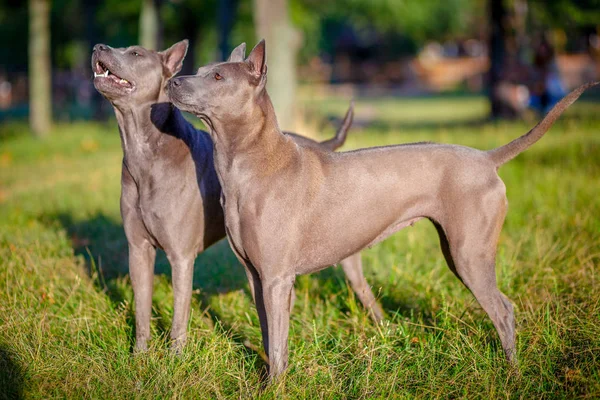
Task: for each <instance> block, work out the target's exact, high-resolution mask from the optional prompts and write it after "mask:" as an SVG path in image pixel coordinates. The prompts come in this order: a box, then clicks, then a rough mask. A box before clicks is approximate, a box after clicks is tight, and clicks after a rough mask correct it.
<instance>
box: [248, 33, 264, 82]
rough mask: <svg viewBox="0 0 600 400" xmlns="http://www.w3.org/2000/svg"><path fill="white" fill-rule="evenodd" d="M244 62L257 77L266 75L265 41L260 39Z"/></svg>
mask: <svg viewBox="0 0 600 400" xmlns="http://www.w3.org/2000/svg"><path fill="white" fill-rule="evenodd" d="M246 62H247V63H248V64H249V65H250V69H251V71H252V73H253V74H254V75H256V76H257V77H264V76H265V75H267V53H266V51H265V39H262V40H261V41H260V42H258V44H257V45H256V46H254V48H253V49H252V51H251V52H250V54H249V55H248V58H247V59H246Z"/></svg>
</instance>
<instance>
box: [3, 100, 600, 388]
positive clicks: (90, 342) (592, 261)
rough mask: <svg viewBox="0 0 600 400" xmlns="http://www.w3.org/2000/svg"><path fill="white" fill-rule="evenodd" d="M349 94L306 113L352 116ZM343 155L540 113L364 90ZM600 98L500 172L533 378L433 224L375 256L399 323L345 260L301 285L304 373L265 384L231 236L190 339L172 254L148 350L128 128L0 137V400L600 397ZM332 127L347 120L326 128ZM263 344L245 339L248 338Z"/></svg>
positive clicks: (514, 127) (212, 263) (299, 362)
mask: <svg viewBox="0 0 600 400" xmlns="http://www.w3.org/2000/svg"><path fill="white" fill-rule="evenodd" d="M346 106H347V102H346V100H343V99H320V98H316V99H311V102H310V105H309V106H308V113H309V115H311V116H316V117H318V118H321V117H325V116H340V115H341V114H342V113H343V111H344V109H345V108H346ZM356 111H357V118H356V122H357V124H356V125H357V126H358V127H357V128H356V129H353V130H352V132H351V134H350V136H349V139H348V143H347V146H346V147H345V148H346V149H350V148H357V147H365V146H373V145H381V144H391V143H401V142H411V141H423V140H433V141H437V142H447V143H460V144H465V145H470V146H474V147H478V148H483V149H487V148H492V147H495V146H498V145H500V144H503V143H506V142H508V141H509V140H511V139H513V138H515V137H517V136H519V135H521V134H523V133H524V132H525V131H526V130H527V129H528V128H529V127H530V126H531V124H527V123H523V122H514V123H499V124H490V123H485V122H482V118H483V117H484V115H485V112H486V106H485V102H484V100H483V99H482V98H479V97H448V98H423V99H404V100H398V99H387V98H386V99H358V100H357V104H356ZM599 111H600V106H599V105H598V104H594V103H589V102H588V103H586V102H580V103H578V104H576V105H575V107H573V110H570V111H569V113H568V114H567V115H566V116H565V117H564V118H563V119H561V121H559V123H557V125H556V126H555V127H554V128H553V129H552V130H551V131H550V133H549V134H548V135H547V136H546V137H544V138H543V140H541V141H540V142H539V143H537V144H536V145H535V146H534V147H533V148H532V149H530V150H529V151H527V152H526V153H524V154H523V155H521V156H519V157H518V158H517V159H515V160H513V161H512V162H510V163H509V164H508V165H506V166H504V167H503V168H502V169H501V170H500V175H501V176H502V178H503V179H504V181H505V182H506V186H507V192H508V198H509V202H510V206H509V213H508V217H507V220H506V223H505V226H504V230H503V233H502V235H501V238H500V245H499V249H498V256H497V261H498V266H497V272H498V277H499V279H498V281H499V285H500V288H501V290H503V291H504V292H505V293H506V294H507V295H508V296H509V298H511V299H512V301H513V302H514V304H515V308H516V316H517V324H518V357H519V360H520V367H519V368H520V374H515V373H514V372H513V371H512V370H511V369H510V368H508V367H507V365H506V363H505V362H504V359H503V353H502V350H501V347H500V344H499V340H498V338H497V335H496V332H495V330H494V329H493V326H492V324H491V322H490V320H489V319H488V318H487V316H486V315H485V313H484V312H483V311H482V310H481V309H480V307H479V306H478V304H477V303H476V301H475V300H474V298H473V297H472V295H471V294H470V293H469V292H468V291H467V290H466V289H465V288H464V287H463V286H462V285H461V284H460V282H459V281H458V280H457V279H456V278H455V277H454V276H453V275H452V273H451V272H450V271H449V270H448V268H447V267H446V265H445V263H444V261H443V257H442V255H441V252H440V251H439V248H438V240H437V236H436V234H435V229H434V228H433V227H432V226H431V225H430V224H429V223H428V222H426V221H424V222H419V223H417V224H416V225H415V227H413V228H408V229H406V230H404V231H401V232H400V233H398V234H396V235H394V236H392V237H390V238H389V239H387V240H386V241H385V242H383V243H381V244H379V245H377V246H375V247H374V248H372V249H370V250H367V251H365V252H364V253H363V260H364V267H365V273H366V275H367V279H368V280H369V282H370V283H371V284H372V285H373V289H374V292H375V293H376V294H377V295H378V297H379V299H380V301H381V302H382V304H383V305H384V308H385V310H386V312H387V315H388V322H387V323H385V324H384V325H383V326H376V325H374V324H373V323H372V322H371V321H370V320H369V318H368V316H367V315H366V313H365V312H364V310H363V309H362V308H361V306H360V304H359V303H358V302H357V299H356V298H355V296H354V295H353V293H352V291H351V290H349V288H348V285H347V283H346V282H345V280H344V275H343V273H342V272H341V270H340V269H339V268H330V269H327V270H325V271H323V272H321V273H318V274H314V275H310V276H302V277H299V279H298V280H297V284H296V295H297V300H296V306H295V309H294V312H293V315H292V322H291V330H290V368H289V372H288V374H287V375H286V376H285V377H284V379H283V380H282V381H281V382H280V383H279V384H277V385H272V386H267V387H264V385H263V383H262V381H261V379H262V376H263V374H264V370H265V365H264V362H263V361H262V359H261V357H260V355H259V354H257V353H256V352H255V351H254V350H252V348H257V347H260V343H261V340H260V328H259V324H258V318H257V315H256V310H255V308H254V306H253V304H252V300H251V297H250V296H249V294H248V287H247V283H246V278H245V274H244V272H243V270H242V267H241V266H240V265H239V264H238V263H237V261H236V260H235V257H234V256H233V255H232V254H231V252H230V250H229V247H228V244H227V243H226V242H225V241H222V242H220V243H218V244H217V245H215V246H213V247H212V248H211V249H210V250H209V251H207V252H205V253H204V254H202V255H200V256H199V257H198V260H197V262H196V270H195V276H194V298H193V306H192V309H193V313H192V318H191V322H190V326H189V342H188V345H187V347H186V349H185V351H184V353H183V355H182V356H181V357H175V356H173V355H171V354H170V352H169V351H168V331H169V328H170V323H171V317H172V314H173V307H172V289H171V285H170V268H169V266H168V263H167V262H166V259H165V257H164V255H160V256H159V260H158V264H157V268H156V277H155V294H154V302H153V312H154V317H153V320H152V331H153V340H152V343H151V348H150V351H149V352H148V353H147V354H143V355H139V356H135V357H134V356H133V355H132V353H131V348H132V344H133V341H132V340H133V325H134V323H133V320H134V314H133V307H132V299H133V296H132V289H131V284H130V282H129V278H128V276H127V261H126V255H127V246H126V241H125V237H124V233H123V228H122V222H121V218H120V214H119V192H120V186H119V178H120V160H121V148H120V143H119V138H118V133H117V129H116V126H115V125H114V123H110V124H108V125H100V124H72V125H58V126H56V127H55V129H54V132H53V133H52V136H51V137H50V138H49V139H47V140H45V141H38V140H34V139H31V138H30V137H29V136H28V135H26V134H18V133H17V134H15V133H14V132H18V131H19V130H20V129H21V128H22V127H20V126H18V125H13V126H6V125H5V126H3V127H2V128H1V129H0V130H10V131H11V132H9V134H5V135H4V136H3V135H2V133H0V137H4V139H2V141H1V142H0V399H2V398H15V397H17V398H18V397H26V398H44V399H45V398H64V397H68V398H81V397H85V398H111V399H112V398H171V397H184V398H256V397H259V398H267V399H272V398H280V397H285V398H387V397H393V398H424V399H429V398H457V397H465V398H485V399H487V398H524V399H531V398H598V397H599V396H600V267H599V265H600V243H599V237H600V236H599V234H600V200H598V199H599V195H600V161H599V160H600V120H599V119H598V115H599ZM325 125H326V126H327V129H326V130H325V132H324V133H323V135H324V136H326V135H330V134H331V133H332V131H333V129H332V128H331V127H329V126H328V125H327V124H325ZM244 343H250V344H251V345H250V346H246V345H244Z"/></svg>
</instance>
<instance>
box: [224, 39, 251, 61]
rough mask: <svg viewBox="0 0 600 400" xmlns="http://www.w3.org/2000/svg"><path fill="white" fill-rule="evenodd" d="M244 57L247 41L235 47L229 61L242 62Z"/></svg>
mask: <svg viewBox="0 0 600 400" xmlns="http://www.w3.org/2000/svg"><path fill="white" fill-rule="evenodd" d="M244 58H246V43H242V44H240V45H239V46H238V47H236V48H235V49H233V51H232V52H231V55H230V56H229V59H228V60H227V62H242V61H244Z"/></svg>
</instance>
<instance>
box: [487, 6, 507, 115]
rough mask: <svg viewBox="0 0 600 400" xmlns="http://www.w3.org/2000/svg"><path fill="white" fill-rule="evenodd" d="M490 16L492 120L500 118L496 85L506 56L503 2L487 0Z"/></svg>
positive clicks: (489, 92) (499, 102)
mask: <svg viewBox="0 0 600 400" xmlns="http://www.w3.org/2000/svg"><path fill="white" fill-rule="evenodd" d="M488 7H489V16H490V38H489V54H490V72H489V88H488V97H489V100H490V111H491V117H492V118H499V117H501V116H502V115H501V113H502V109H503V107H502V99H501V98H500V97H499V90H498V85H499V84H500V82H501V75H502V68H503V67H504V64H505V54H506V44H505V41H506V32H505V23H506V8H505V7H504V2H503V0H489V6H488Z"/></svg>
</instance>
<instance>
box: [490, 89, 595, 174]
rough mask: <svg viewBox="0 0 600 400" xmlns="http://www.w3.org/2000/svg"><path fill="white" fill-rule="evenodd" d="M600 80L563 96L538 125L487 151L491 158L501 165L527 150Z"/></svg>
mask: <svg viewBox="0 0 600 400" xmlns="http://www.w3.org/2000/svg"><path fill="white" fill-rule="evenodd" d="M599 83H600V81H598V82H589V83H586V84H584V85H581V86H579V87H578V88H577V89H575V90H573V91H572V92H571V93H569V94H568V95H566V96H565V97H563V99H562V100H561V101H559V102H558V103H557V104H556V105H555V106H554V107H552V110H550V111H549V112H548V114H546V116H545V117H544V119H543V120H541V121H540V122H539V123H538V124H537V125H536V126H534V127H533V129H532V130H530V131H529V132H527V133H526V134H525V135H523V136H521V137H519V138H517V139H515V140H513V141H512V142H510V143H508V144H505V145H504V146H501V147H498V148H496V149H493V150H489V151H488V152H487V154H488V156H489V157H490V159H491V160H492V161H493V162H494V163H495V164H496V165H497V166H500V165H502V164H504V163H506V162H508V161H510V160H512V159H513V158H515V157H516V156H517V155H518V154H519V153H521V152H523V151H525V150H526V149H527V148H528V147H529V146H531V145H532V144H534V143H535V142H537V141H538V140H540V138H541V137H542V136H544V134H545V133H546V132H547V131H548V129H550V127H551V126H552V124H554V122H555V121H556V120H557V119H558V117H560V116H561V114H562V113H563V111H565V110H566V109H567V108H568V107H569V106H570V105H571V104H573V103H574V102H575V100H577V99H578V98H579V96H581V94H582V93H583V92H585V91H586V90H587V89H588V88H590V87H592V86H596V85H597V84H599Z"/></svg>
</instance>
